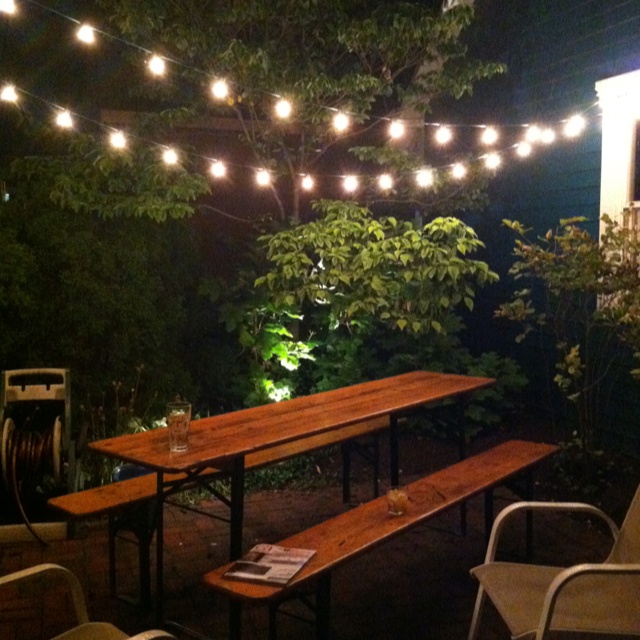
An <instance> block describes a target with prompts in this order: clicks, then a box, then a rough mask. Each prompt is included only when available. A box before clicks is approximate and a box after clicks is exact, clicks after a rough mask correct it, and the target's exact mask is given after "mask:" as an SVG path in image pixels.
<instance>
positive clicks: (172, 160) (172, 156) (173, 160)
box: [162, 148, 178, 165]
mask: <svg viewBox="0 0 640 640" xmlns="http://www.w3.org/2000/svg"><path fill="white" fill-rule="evenodd" d="M162 159H163V160H164V163H165V164H168V165H174V164H178V154H177V153H176V150H175V149H171V148H169V149H165V150H164V152H163V154H162Z"/></svg>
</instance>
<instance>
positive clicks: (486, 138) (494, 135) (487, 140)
mask: <svg viewBox="0 0 640 640" xmlns="http://www.w3.org/2000/svg"><path fill="white" fill-rule="evenodd" d="M498 137H499V136H498V131H497V129H496V128H495V127H485V128H484V130H483V132H482V135H481V136H480V141H481V142H482V144H486V145H487V146H490V145H492V144H495V143H496V142H497V141H498Z"/></svg>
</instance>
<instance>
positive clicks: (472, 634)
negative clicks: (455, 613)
mask: <svg viewBox="0 0 640 640" xmlns="http://www.w3.org/2000/svg"><path fill="white" fill-rule="evenodd" d="M485 598H486V594H485V592H484V589H483V588H482V587H478V595H477V597H476V605H475V607H474V609H473V617H472V618H471V627H470V628H469V637H468V638H467V640H476V638H477V637H478V628H479V627H480V618H481V614H482V607H483V606H484V601H485Z"/></svg>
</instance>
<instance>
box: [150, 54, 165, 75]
mask: <svg viewBox="0 0 640 640" xmlns="http://www.w3.org/2000/svg"><path fill="white" fill-rule="evenodd" d="M165 69H166V65H165V63H164V60H163V59H162V58H161V57H160V56H153V57H152V58H151V60H149V71H151V73H153V75H154V76H161V75H164V72H165Z"/></svg>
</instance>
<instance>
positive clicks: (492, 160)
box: [484, 153, 502, 169]
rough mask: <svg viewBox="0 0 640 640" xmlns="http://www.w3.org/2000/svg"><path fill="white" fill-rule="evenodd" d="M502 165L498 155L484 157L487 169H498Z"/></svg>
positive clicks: (489, 154) (491, 154) (492, 154)
mask: <svg viewBox="0 0 640 640" xmlns="http://www.w3.org/2000/svg"><path fill="white" fill-rule="evenodd" d="M501 164H502V158H501V157H500V156H499V155H498V154H497V153H488V154H487V155H486V156H485V157H484V165H485V167H487V169H497V168H498V167H499V166H500V165H501Z"/></svg>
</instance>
